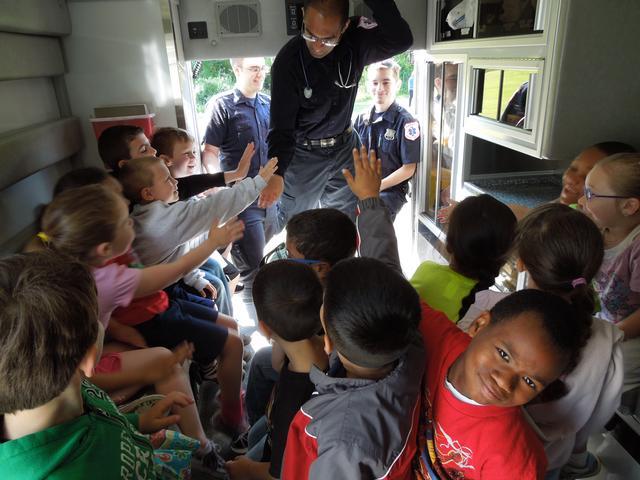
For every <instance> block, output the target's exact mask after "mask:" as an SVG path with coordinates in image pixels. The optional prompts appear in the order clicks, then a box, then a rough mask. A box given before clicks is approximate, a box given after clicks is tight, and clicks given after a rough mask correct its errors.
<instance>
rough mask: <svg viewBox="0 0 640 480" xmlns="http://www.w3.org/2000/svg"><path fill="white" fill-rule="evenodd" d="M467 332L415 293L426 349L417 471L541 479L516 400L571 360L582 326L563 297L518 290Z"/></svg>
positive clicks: (526, 398) (532, 438) (537, 446)
mask: <svg viewBox="0 0 640 480" xmlns="http://www.w3.org/2000/svg"><path fill="white" fill-rule="evenodd" d="M476 323H477V324H478V325H480V328H479V331H478V332H477V333H476V335H475V336H474V337H473V339H471V338H470V337H469V336H468V335H467V334H466V333H464V332H462V331H460V330H459V329H458V328H456V327H455V326H454V325H452V324H451V322H447V318H446V317H445V316H444V314H442V313H440V312H437V311H435V310H432V309H431V308H430V307H429V306H427V305H426V304H424V303H423V305H422V322H421V324H420V330H421V332H422V335H423V339H424V342H425V347H426V351H427V358H426V365H427V373H426V375H425V391H424V392H423V410H424V416H423V420H422V421H421V426H420V427H421V428H420V437H419V443H420V444H421V446H422V450H423V451H422V454H421V456H420V465H419V474H420V475H421V477H420V478H434V475H432V474H435V476H436V478H438V477H440V478H442V477H444V478H456V479H463V478H464V479H491V480H498V479H513V478H518V479H542V478H544V475H545V469H546V465H547V460H546V457H545V453H544V449H543V446H542V443H541V441H540V439H539V438H538V436H537V435H536V434H535V432H534V431H533V429H532V428H531V427H530V426H529V424H528V423H527V421H526V420H525V419H524V417H523V416H522V413H521V410H520V408H519V407H520V406H521V405H524V404H526V403H529V402H530V401H532V400H533V399H534V398H536V397H537V396H538V395H539V394H540V393H541V392H542V391H543V390H544V389H545V388H546V387H547V386H548V385H550V384H551V383H553V382H554V381H555V380H557V379H558V377H559V376H560V375H562V374H564V373H567V372H568V371H569V370H570V369H571V368H572V367H571V366H572V365H575V359H576V358H577V355H579V352H580V349H581V347H582V345H581V343H580V335H579V332H580V331H581V330H582V329H584V328H587V327H585V325H583V323H584V322H583V320H581V319H580V318H579V316H578V315H576V314H575V312H574V310H573V307H571V305H570V304H569V303H568V302H566V301H565V300H563V299H562V298H560V297H557V296H555V295H552V294H549V293H545V292H542V291H539V290H522V291H519V292H516V293H514V294H512V295H510V296H508V297H506V298H505V299H504V300H502V301H500V302H499V303H498V304H496V306H495V307H494V308H493V309H492V310H491V311H490V312H484V313H483V314H482V315H481V316H480V318H478V319H477V320H476Z"/></svg>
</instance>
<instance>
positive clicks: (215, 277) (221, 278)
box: [200, 258, 233, 317]
mask: <svg viewBox="0 0 640 480" xmlns="http://www.w3.org/2000/svg"><path fill="white" fill-rule="evenodd" d="M200 270H202V271H203V272H204V278H206V279H207V281H208V282H209V283H210V284H211V285H213V286H214V287H215V289H216V291H217V292H218V298H216V300H215V302H216V305H217V306H218V311H219V312H220V313H224V314H225V315H229V316H230V317H232V316H233V304H232V303H231V293H232V292H231V290H230V289H229V282H228V281H227V277H226V276H225V274H224V271H223V270H222V267H221V266H220V264H219V263H218V262H216V261H215V260H214V259H213V258H209V259H208V260H207V261H206V262H204V263H203V264H202V265H201V266H200Z"/></svg>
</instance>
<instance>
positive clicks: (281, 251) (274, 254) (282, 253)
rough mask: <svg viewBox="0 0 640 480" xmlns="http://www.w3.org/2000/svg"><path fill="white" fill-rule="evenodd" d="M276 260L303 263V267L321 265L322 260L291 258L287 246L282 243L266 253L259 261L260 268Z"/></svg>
mask: <svg viewBox="0 0 640 480" xmlns="http://www.w3.org/2000/svg"><path fill="white" fill-rule="evenodd" d="M277 260H291V261H292V262H298V263H304V264H305V265H316V264H318V263H323V261H322V260H312V259H310V258H293V257H291V254H290V253H289V250H287V245H286V244H285V243H284V242H283V243H281V244H280V245H278V246H277V247H276V248H274V249H273V250H271V251H270V252H269V253H267V254H266V255H265V256H264V257H263V258H262V260H261V261H260V266H261V267H262V266H264V265H266V264H267V263H271V262H275V261H277Z"/></svg>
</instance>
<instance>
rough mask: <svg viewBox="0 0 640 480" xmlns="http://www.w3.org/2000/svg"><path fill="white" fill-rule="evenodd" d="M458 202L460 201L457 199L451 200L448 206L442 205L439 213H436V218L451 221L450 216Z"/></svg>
mask: <svg viewBox="0 0 640 480" xmlns="http://www.w3.org/2000/svg"><path fill="white" fill-rule="evenodd" d="M457 204H458V202H456V201H455V200H449V205H447V206H446V207H442V208H441V209H440V210H438V213H437V215H436V220H438V222H440V223H449V217H450V216H451V212H453V209H454V208H455V207H456V205H457Z"/></svg>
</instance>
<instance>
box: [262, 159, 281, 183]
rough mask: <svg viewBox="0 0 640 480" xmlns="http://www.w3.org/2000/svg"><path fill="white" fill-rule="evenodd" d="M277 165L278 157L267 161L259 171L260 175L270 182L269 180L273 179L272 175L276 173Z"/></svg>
mask: <svg viewBox="0 0 640 480" xmlns="http://www.w3.org/2000/svg"><path fill="white" fill-rule="evenodd" d="M277 166H278V157H273V158H272V159H270V160H269V161H268V162H267V163H265V164H264V165H263V166H262V167H260V171H259V172H258V175H260V176H261V177H262V179H263V180H264V181H265V182H267V183H269V180H271V177H273V174H274V173H275V171H276V167H277Z"/></svg>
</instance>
